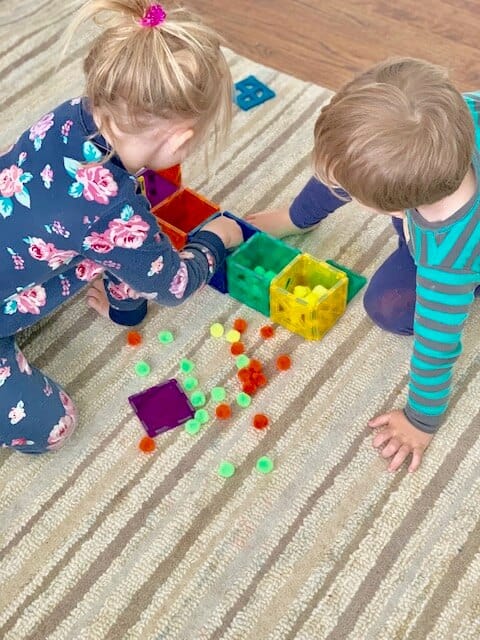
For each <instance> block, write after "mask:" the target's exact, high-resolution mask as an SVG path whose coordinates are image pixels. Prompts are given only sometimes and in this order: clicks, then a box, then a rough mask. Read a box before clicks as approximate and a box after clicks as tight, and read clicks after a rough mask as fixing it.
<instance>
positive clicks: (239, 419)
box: [0, 0, 480, 640]
mask: <svg viewBox="0 0 480 640" xmlns="http://www.w3.org/2000/svg"><path fill="white" fill-rule="evenodd" d="M79 4H80V2H79V0H48V2H47V1H46V0H43V1H42V0H40V2H38V3H31V2H27V1H26V0H16V1H15V3H12V2H7V0H1V2H0V34H1V40H0V42H1V44H0V47H1V51H2V53H1V57H0V66H1V85H0V86H1V91H0V101H1V105H2V106H1V113H2V131H1V134H0V135H1V140H0V144H2V143H7V142H8V141H9V140H10V139H11V138H13V137H14V135H15V133H16V132H18V131H20V130H21V129H22V128H23V127H26V126H27V125H29V124H30V123H31V122H32V121H33V120H34V119H35V118H36V117H37V116H39V115H40V114H42V113H43V112H44V111H45V110H48V109H50V108H51V107H52V106H54V105H55V104H57V103H58V102H59V101H60V100H62V99H64V98H66V97H71V96H74V95H77V94H78V93H79V92H81V86H82V83H81V75H80V72H79V58H80V57H81V55H82V53H83V47H84V41H82V40H79V41H77V42H75V44H74V46H73V49H72V51H71V52H70V53H69V54H68V56H67V59H66V61H65V63H64V65H63V66H62V68H61V69H60V70H59V71H58V72H55V64H56V61H57V59H58V54H59V44H58V40H59V37H60V35H61V34H62V32H63V30H64V27H65V24H66V21H67V19H68V17H69V15H70V14H71V13H72V11H73V9H74V8H75V7H77V6H78V5H79ZM229 60H230V63H231V67H232V72H233V75H234V77H235V79H236V80H239V79H242V78H243V77H245V76H246V75H249V74H251V73H254V74H256V75H257V76H258V77H259V78H260V79H262V80H263V81H265V82H266V83H267V84H268V85H270V86H271V87H272V88H273V89H274V90H275V91H276V92H277V97H276V99H274V100H271V101H269V102H268V103H265V105H263V106H262V107H259V108H256V109H253V110H252V111H249V112H247V113H244V112H240V111H239V112H237V113H236V115H235V119H234V131H233V136H232V140H231V144H230V147H229V148H228V150H227V151H225V152H224V153H223V154H222V155H221V156H220V158H219V162H218V171H217V172H216V173H215V174H214V175H212V176H211V177H210V178H209V179H207V178H206V177H205V176H202V171H201V168H202V159H201V157H200V156H198V157H197V158H195V159H193V160H192V161H191V162H189V164H188V165H187V166H186V167H185V177H186V180H187V182H188V183H189V184H190V185H191V186H193V187H194V188H197V189H198V190H200V191H201V192H202V193H203V194H204V195H206V196H207V197H209V198H210V199H212V200H214V201H216V202H219V203H221V205H222V207H223V208H226V209H229V210H231V211H233V212H236V213H237V214H239V215H244V214H246V213H247V212H249V211H255V210H259V209H264V208H267V207H272V206H276V205H277V206H278V205H280V204H282V203H286V202H288V201H289V200H290V199H291V198H292V197H293V196H294V195H295V194H296V193H297V192H298V190H299V189H300V188H301V186H302V184H303V183H304V181H305V180H306V178H307V177H308V176H309V174H310V169H309V152H310V148H311V144H312V126H313V122H314V119H315V116H316V114H317V113H318V110H319V107H320V105H321V104H322V103H323V102H324V101H325V100H326V99H327V98H328V96H329V93H328V92H327V91H326V90H324V89H322V88H320V87H317V86H313V85H310V84H306V83H304V82H300V81H299V80H296V79H294V78H290V77H288V76H286V75H283V74H281V73H277V72H275V71H273V70H271V69H267V68H264V67H261V66H259V65H257V64H254V63H252V62H250V61H248V60H245V59H243V58H240V57H238V56H236V55H234V54H229ZM292 242H293V243H294V244H295V245H297V246H300V247H301V248H302V249H303V250H305V251H308V252H310V253H312V254H314V255H316V256H319V257H321V258H333V259H335V260H338V261H340V262H342V263H343V264H345V265H347V266H349V267H351V268H353V269H355V270H357V271H360V272H363V273H364V274H366V275H367V276H371V274H372V273H373V272H374V270H375V269H376V267H377V266H378V265H379V264H380V263H381V262H382V261H383V260H384V259H385V258H386V257H387V256H388V255H389V253H390V252H391V251H392V250H393V249H394V248H395V239H394V237H393V235H392V232H391V228H390V225H389V223H388V221H387V220H383V219H381V218H377V217H369V216H368V215H365V214H364V213H362V212H361V211H360V210H359V209H358V208H356V207H355V206H353V205H349V206H346V207H344V208H343V210H342V211H340V212H338V213H336V214H335V215H333V216H330V218H329V219H327V220H326V221H325V222H323V223H322V224H321V225H320V228H319V230H318V231H316V232H314V233H312V234H310V235H309V236H305V237H302V238H301V239H300V238H294V239H293V240H292ZM239 315H241V316H244V317H245V318H246V319H247V320H248V321H249V323H250V327H249V331H248V333H247V337H246V344H247V347H248V352H249V353H250V354H251V355H255V356H257V357H258V358H260V359H261V360H262V361H263V362H264V363H266V368H267V371H268V372H269V374H270V382H269V384H268V386H267V387H266V388H265V389H263V390H262V391H261V392H260V393H259V394H258V395H257V396H256V397H255V399H254V402H253V404H252V406H251V408H249V409H242V410H240V409H239V408H238V409H236V410H235V412H234V417H233V419H232V420H231V421H229V422H228V423H219V422H214V421H211V423H210V424H209V425H207V426H206V427H204V428H203V430H202V431H201V433H200V434H198V435H197V436H194V437H193V436H189V435H188V434H187V433H185V431H183V430H182V429H177V430H175V431H174V432H171V433H169V434H167V435H163V436H161V437H159V438H158V449H157V451H156V452H155V453H153V454H151V455H145V454H143V453H140V452H139V451H138V449H137V443H138V440H139V439H140V437H141V436H142V430H141V428H140V426H139V423H138V422H137V419H136V418H135V417H134V416H133V414H132V411H131V409H130V408H129V404H128V402H127V396H128V395H129V394H131V393H134V392H136V391H139V390H141V389H142V388H145V387H147V386H150V384H153V383H155V382H157V381H160V380H162V379H165V378H168V377H171V376H175V375H177V374H178V363H179V361H180V359H181V358H182V357H188V358H191V359H192V360H194V362H195V363H196V365H197V372H198V376H199V378H200V381H201V384H202V387H203V388H204V389H205V390H206V391H208V390H209V389H210V388H211V387H212V386H214V385H225V386H226V388H227V389H228V391H229V393H230V397H233V394H234V392H235V390H236V389H237V384H236V382H235V371H236V370H235V366H234V364H233V361H232V358H231V356H229V353H228V348H227V345H226V343H225V342H224V341H220V340H214V339H212V338H210V336H209V326H210V324H211V323H212V322H214V321H220V322H222V323H224V324H225V325H227V326H229V325H231V323H232V321H233V319H234V318H235V317H237V316H239ZM479 321H480V318H479V309H478V305H477V308H476V309H475V311H474V314H473V317H472V319H471V322H470V323H469V327H468V330H467V333H466V337H465V354H464V356H463V357H462V359H461V360H460V362H459V365H458V367H457V371H456V386H455V392H454V395H453V399H452V405H451V411H450V414H449V419H448V421H447V423H446V424H445V425H444V427H443V428H442V430H441V432H440V433H439V434H438V436H437V437H436V438H435V439H434V442H433V444H432V445H431V447H430V449H429V451H428V455H427V456H426V458H425V461H424V463H423V465H422V467H421V469H420V470H419V471H418V472H417V473H415V474H413V475H408V474H407V473H406V472H405V470H402V471H400V472H398V473H396V474H394V475H391V474H388V473H387V472H386V471H385V464H384V463H383V461H381V460H380V459H379V457H378V455H377V454H376V453H375V452H374V450H373V449H372V446H371V438H370V436H369V433H368V429H367V428H366V423H367V420H368V418H369V417H371V416H372V415H374V414H376V413H378V412H381V411H383V410H386V409H390V408H392V407H394V406H401V405H402V402H403V400H404V397H405V391H406V381H407V371H408V359H409V352H410V346H411V343H410V340H409V339H402V338H398V337H394V336H391V335H387V334H385V333H382V332H381V331H380V330H379V329H377V328H375V327H374V326H373V325H372V323H371V322H370V321H369V320H368V319H367V317H366V316H365V313H364V311H363V307H362V302H361V296H359V297H358V298H357V299H355V300H354V301H353V302H352V303H351V304H350V306H349V307H348V310H347V312H346V314H345V316H344V317H343V318H342V319H341V320H340V321H339V323H338V325H337V326H336V327H335V328H334V329H333V330H332V331H331V332H330V333H329V334H328V335H327V337H326V338H325V339H324V340H323V341H321V342H319V343H308V342H305V341H303V340H302V339H300V338H299V337H297V336H295V335H292V334H290V333H288V332H287V331H286V330H283V329H281V328H279V329H278V330H277V332H276V335H275V337H274V338H273V339H272V340H271V341H262V340H261V338H260V337H259V335H258V329H259V327H260V326H261V325H262V324H263V323H264V322H265V320H264V318H263V317H261V316H260V315H259V314H257V313H256V312H254V311H252V310H250V309H248V308H245V307H242V306H241V305H240V304H238V303H237V302H236V301H235V300H232V299H231V298H229V297H224V296H222V295H220V294H219V293H217V292H216V291H213V290H211V289H210V288H206V289H204V290H203V291H202V292H200V293H199V294H198V295H196V296H195V297H194V298H193V299H192V300H191V301H190V302H188V303H187V304H185V305H183V306H182V307H180V308H178V309H160V308H152V309H151V313H150V316H149V318H148V322H146V323H145V325H144V327H143V329H142V331H143V335H144V345H143V346H142V347H141V348H140V349H139V350H138V352H133V351H132V350H131V349H129V348H128V347H126V346H125V331H123V330H122V329H121V328H118V327H115V326H112V325H110V324H108V323H106V322H104V321H103V320H101V319H98V318H96V317H95V316H94V315H93V314H92V312H90V311H89V310H88V309H87V307H86V306H85V304H84V300H83V299H82V297H80V298H77V299H75V300H73V301H71V302H69V303H67V304H66V305H65V306H64V307H63V308H62V309H61V310H60V311H59V312H57V313H56V314H55V315H54V316H53V317H51V318H50V319H48V320H47V321H45V322H44V323H43V324H42V326H41V327H38V328H36V329H35V330H34V331H32V332H31V333H30V334H29V335H27V336H25V337H24V340H25V342H26V346H25V349H26V353H27V355H28V356H29V358H31V359H32V361H33V362H34V363H35V364H36V365H37V366H40V367H43V368H44V369H45V370H46V371H47V372H48V373H49V374H50V375H52V376H54V377H55V378H57V379H58V380H59V381H60V382H61V383H62V384H63V385H64V386H65V387H66V388H67V389H68V391H69V392H70V393H71V394H72V395H73V397H74V398H75V400H76V403H77V405H78V407H79V409H80V411H81V416H82V417H81V424H80V426H79V428H78V429H77V431H76V433H75V434H74V436H73V438H72V440H71V442H70V443H69V444H68V445H67V447H66V448H65V449H63V450H61V451H59V452H58V453H55V454H49V455H45V456H40V457H27V456H23V455H21V454H17V453H9V452H7V451H6V450H2V451H0V505H1V506H0V508H1V538H0V585H1V587H0V638H2V639H3V640H34V639H35V640H44V639H45V638H49V639H52V640H64V639H68V640H77V639H82V640H87V639H88V640H90V639H91V640H97V639H102V640H103V639H105V640H107V639H108V640H120V639H123V638H125V639H127V638H128V639H141V640H150V639H151V640H153V639H162V640H220V639H225V640H227V639H228V640H233V639H236V640H291V639H293V638H298V639H302V640H320V639H328V640H340V639H344V638H348V639H352V640H366V639H368V640H370V639H378V640H380V639H382V640H392V639H398V640H403V639H405V638H412V639H418V640H420V639H422V640H423V639H431V640H439V639H445V638H459V639H460V638H461V639H462V640H465V639H468V638H472V639H473V638H479V637H480V598H479V595H478V594H479V588H480V555H479V553H478V540H479V533H480V519H479V503H480V480H479V477H478V476H479V474H478V470H479V462H478V461H479V459H480V438H479V435H480V416H479V409H478V406H479V403H478V398H479V397H480V375H479V357H478V323H479ZM165 329H168V330H172V331H173V332H174V333H175V336H176V340H175V342H174V343H173V344H171V345H168V346H160V345H159V344H158V342H157V340H156V334H157V332H158V331H160V330H165ZM282 352H288V353H289V354H290V355H291V357H292V360H293V368H292V369H291V370H290V371H289V372H287V373H283V374H275V373H274V362H275V357H276V356H277V355H278V354H279V353H282ZM138 358H145V359H146V360H148V361H149V362H150V364H151V366H152V373H151V376H150V378H149V379H147V380H146V379H140V378H137V377H136V376H135V374H134V372H133V365H134V363H135V361H136V359H138ZM256 411H264V412H266V413H267V414H268V416H269V417H270V420H271V425H270V427H269V429H268V430H267V431H266V432H264V433H259V432H256V431H254V429H253V428H252V427H251V426H250V423H251V417H252V415H253V413H255V412H256ZM263 455H268V456H270V457H271V458H272V459H273V460H274V462H275V471H274V472H273V473H272V474H270V475H266V476H262V475H260V474H259V473H257V472H256V470H255V463H256V460H257V459H258V458H259V457H260V456H263ZM222 460H230V461H232V462H233V463H234V464H235V465H236V467H237V472H236V474H235V475H234V476H233V477H232V478H230V479H225V480H224V479H221V478H220V477H218V476H217V474H216V468H217V466H218V464H219V462H220V461H222Z"/></svg>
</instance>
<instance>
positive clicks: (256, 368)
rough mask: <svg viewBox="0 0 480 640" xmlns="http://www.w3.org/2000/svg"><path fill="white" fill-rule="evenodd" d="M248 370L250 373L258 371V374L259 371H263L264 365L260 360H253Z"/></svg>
mask: <svg viewBox="0 0 480 640" xmlns="http://www.w3.org/2000/svg"><path fill="white" fill-rule="evenodd" d="M248 368H249V369H250V371H256V372H259V371H261V370H262V368H263V365H262V363H261V362H260V360H255V359H252V360H250V363H249V365H248Z"/></svg>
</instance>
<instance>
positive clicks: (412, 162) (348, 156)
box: [314, 58, 474, 212]
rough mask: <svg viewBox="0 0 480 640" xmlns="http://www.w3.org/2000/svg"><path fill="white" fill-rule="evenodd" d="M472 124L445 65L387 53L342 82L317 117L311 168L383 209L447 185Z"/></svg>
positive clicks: (463, 158)
mask: <svg viewBox="0 0 480 640" xmlns="http://www.w3.org/2000/svg"><path fill="white" fill-rule="evenodd" d="M473 149H474V127H473V122H472V118H471V115H470V112H469V110H468V107H467V105H466V104H465V101H464V100H463V98H462V96H461V94H460V93H459V92H458V91H457V90H456V89H455V88H454V86H453V85H452V84H451V82H450V81H449V80H448V77H447V73H446V71H445V70H444V69H442V68H440V67H437V66H435V65H433V64H430V63H428V62H424V61H423V60H416V59H413V58H400V59H393V60H387V61H385V62H382V63H380V64H378V65H376V66H374V67H373V68H371V69H369V70H368V71H366V72H365V73H363V74H361V75H360V76H358V77H357V78H355V79H354V80H353V81H352V82H350V83H348V84H347V85H346V86H345V87H343V89H341V90H340V91H339V93H337V94H336V95H335V96H334V97H333V99H332V101H331V102H330V104H328V105H327V106H326V107H324V108H323V109H322V111H321V113H320V116H319V118H318V120H317V122H316V124H315V149H314V163H315V170H316V173H317V175H318V177H319V178H320V180H322V181H324V182H326V183H327V184H328V185H329V186H332V187H333V186H337V185H339V186H341V187H342V188H343V189H345V191H347V192H348V193H349V194H350V195H351V196H352V197H353V198H355V199H356V200H358V201H359V202H361V203H362V204H364V205H365V206H369V207H373V208H375V209H380V210H383V211H390V212H392V211H398V210H402V209H409V208H415V207H417V206H420V205H422V204H432V203H434V202H438V201H439V200H441V199H442V198H444V197H445V196H448V195H450V194H451V193H453V192H454V191H455V190H456V189H458V187H459V186H460V184H461V182H462V180H463V178H464V177H465V175H466V173H467V171H468V169H469V167H470V165H471V162H472V156H473Z"/></svg>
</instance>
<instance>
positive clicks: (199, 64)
mask: <svg viewBox="0 0 480 640" xmlns="http://www.w3.org/2000/svg"><path fill="white" fill-rule="evenodd" d="M152 4H153V3H152V2H151V1H149V0H87V2H86V3H85V4H84V5H83V6H82V7H81V9H80V10H79V12H78V14H77V15H76V17H75V19H74V21H73V23H72V25H71V26H70V28H69V31H68V34H67V41H69V40H70V39H71V38H72V36H73V34H74V33H75V31H76V30H77V28H78V27H79V26H80V25H81V24H82V23H83V22H86V21H88V20H90V19H93V20H94V22H95V23H96V24H98V25H100V26H102V27H103V30H102V32H101V33H100V35H98V36H97V38H96V39H95V40H94V42H93V44H92V46H91V48H90V50H89V52H88V54H87V56H86V59H85V62H84V71H85V76H86V96H87V98H88V100H89V104H90V108H91V109H92V110H93V111H94V112H95V114H96V118H97V120H98V119H99V120H100V129H101V132H105V133H106V134H107V136H108V137H109V138H110V139H111V138H112V133H111V128H110V125H109V122H111V121H112V120H113V122H114V123H115V125H116V126H117V127H118V128H119V129H121V130H124V131H126V132H132V133H134V132H135V130H137V129H142V128H144V127H149V126H151V125H152V123H154V120H155V119H157V118H161V119H165V120H173V121H174V120H177V121H192V128H193V130H194V140H195V142H196V143H198V142H200V141H203V140H204V139H205V137H206V134H207V133H208V132H209V131H210V130H211V129H212V128H213V130H214V140H215V142H216V143H218V142H220V141H223V140H224V138H225V137H226V134H227V133H228V130H229V127H230V122H231V117H232V79H231V74H230V70H229V68H228V64H227V61H226V60H225V57H224V55H223V52H222V50H221V48H220V44H221V40H220V37H219V36H218V34H217V33H216V32H215V31H214V30H213V29H211V28H210V27H209V26H207V25H205V24H203V23H202V21H201V20H200V19H199V18H198V16H195V15H194V14H192V13H190V12H189V11H187V10H185V9H183V8H172V9H168V8H165V11H166V14H167V17H166V19H165V20H164V21H163V22H162V23H161V24H159V25H158V26H155V27H144V26H141V25H140V20H141V19H142V17H144V16H145V14H146V11H147V9H148V8H149V7H150V6H151V5H152ZM109 134H110V135H109Z"/></svg>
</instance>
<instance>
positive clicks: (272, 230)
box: [245, 208, 311, 238]
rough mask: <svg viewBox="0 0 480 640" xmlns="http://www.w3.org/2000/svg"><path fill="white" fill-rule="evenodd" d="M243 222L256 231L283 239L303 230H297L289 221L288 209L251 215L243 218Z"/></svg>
mask: <svg viewBox="0 0 480 640" xmlns="http://www.w3.org/2000/svg"><path fill="white" fill-rule="evenodd" d="M245 220H246V221H247V222H249V223H250V224H252V225H253V226H254V227H257V229H260V230H261V231H265V233H269V234H270V235H271V236H275V237H276V238H283V236H288V235H292V234H294V233H301V232H302V231H303V229H299V228H298V227H297V226H296V225H294V224H293V222H292V221H291V219H290V211H289V209H288V208H284V209H272V211H259V212H258V213H251V214H249V215H248V216H245ZM310 229H311V227H310ZM310 229H309V230H310Z"/></svg>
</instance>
